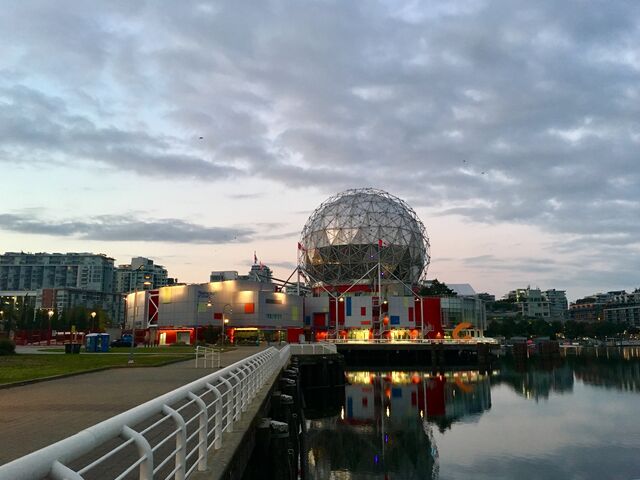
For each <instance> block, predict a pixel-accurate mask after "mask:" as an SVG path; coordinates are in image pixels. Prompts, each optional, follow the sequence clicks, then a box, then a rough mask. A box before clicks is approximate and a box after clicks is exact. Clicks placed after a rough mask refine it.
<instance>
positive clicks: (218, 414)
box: [207, 383, 224, 450]
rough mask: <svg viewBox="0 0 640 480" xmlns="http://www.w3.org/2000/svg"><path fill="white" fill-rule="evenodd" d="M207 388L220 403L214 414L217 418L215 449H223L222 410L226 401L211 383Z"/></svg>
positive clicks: (214, 431) (214, 432) (214, 430)
mask: <svg viewBox="0 0 640 480" xmlns="http://www.w3.org/2000/svg"><path fill="white" fill-rule="evenodd" d="M207 388H208V389H209V390H211V391H212V392H213V394H214V395H215V397H216V399H215V401H214V403H215V402H218V408H216V409H215V410H214V412H213V415H214V417H215V426H214V427H213V436H214V439H213V448H215V449H216V450H217V449H219V448H220V447H222V408H223V407H224V405H223V403H224V400H223V398H222V394H221V393H220V390H218V388H217V387H214V386H213V385H211V384H210V383H207Z"/></svg>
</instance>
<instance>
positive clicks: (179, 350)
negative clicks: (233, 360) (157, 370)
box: [38, 345, 235, 355]
mask: <svg viewBox="0 0 640 480" xmlns="http://www.w3.org/2000/svg"><path fill="white" fill-rule="evenodd" d="M214 348H215V347H214ZM38 350H40V351H41V352H64V348H59V347H58V348H56V347H48V348H40V349H38ZM130 350H131V348H130V347H111V348H109V352H108V353H129V351H130ZM216 350H217V348H216ZM230 350H235V347H225V348H224V350H222V351H223V352H228V351H230ZM195 351H196V347H194V346H193V345H191V346H187V345H185V346H180V347H137V348H136V349H135V350H134V352H135V354H136V355H138V354H139V353H161V354H167V355H168V354H172V353H173V354H185V353H192V354H193V353H194V352H195Z"/></svg>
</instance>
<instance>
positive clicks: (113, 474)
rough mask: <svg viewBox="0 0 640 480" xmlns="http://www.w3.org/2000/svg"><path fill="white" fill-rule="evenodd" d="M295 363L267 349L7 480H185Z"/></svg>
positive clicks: (72, 440) (24, 462)
mask: <svg viewBox="0 0 640 480" xmlns="http://www.w3.org/2000/svg"><path fill="white" fill-rule="evenodd" d="M290 356H291V349H290V347H289V346H288V345H287V346H285V347H284V348H283V349H281V350H280V351H278V350H277V349H275V348H268V349H267V350H264V351H262V352H260V353H257V354H255V355H253V356H251V357H248V358H246V359H244V360H241V361H239V362H236V363H234V364H233V365H230V366H228V367H226V368H223V369H222V370H218V371H217V372H214V373H212V374H211V375H208V376H206V377H203V378H201V379H198V380H196V381H195V382H192V383H190V384H188V385H185V386H183V387H180V388H178V389H176V390H173V391H172V392H169V393H167V394H165V395H162V396H160V397H157V398H155V399H153V400H150V401H149V402H146V403H144V404H142V405H139V406H137V407H135V408H132V409H131V410H128V411H126V412H124V413H121V414H119V415H117V416H115V417H112V418H110V419H108V420H105V421H104V422H101V423H99V424H97V425H94V426H93V427H89V428H87V429H86V430H83V431H81V432H80V433H77V434H76V435H73V436H71V437H69V438H66V439H64V440H61V441H59V442H57V443H54V444H53V445H50V446H48V447H45V448H43V449H41V450H38V451H36V452H34V453H31V454H29V455H26V456H24V457H22V458H19V459H17V460H14V461H13V462H10V463H8V464H6V465H4V466H0V478H2V479H5V478H6V479H11V480H23V479H24V480H26V479H40V478H43V477H45V476H48V478H51V479H53V480H62V479H69V480H80V479H87V480H88V479H107V478H111V479H116V480H124V479H136V478H137V479H139V480H150V479H156V478H162V479H176V480H182V479H186V478H187V477H188V476H189V475H190V474H191V473H193V472H194V471H195V470H196V469H197V470H199V471H203V470H206V468H207V452H208V451H209V450H211V449H219V448H220V447H221V446H222V434H223V433H224V432H231V431H232V430H233V424H234V422H236V421H237V420H238V419H239V418H240V415H241V413H242V412H243V411H245V410H246V409H247V407H248V405H249V403H250V401H251V400H252V399H253V397H254V396H255V395H256V394H257V392H258V391H260V389H261V388H263V387H264V386H265V384H266V383H267V382H268V381H269V379H270V378H272V376H273V375H274V374H275V373H276V372H277V371H279V370H280V369H281V368H282V367H283V366H284V365H286V363H287V362H288V361H289V358H290ZM124 394H126V393H124V392H123V395H124Z"/></svg>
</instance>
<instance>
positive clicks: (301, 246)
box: [298, 242, 307, 252]
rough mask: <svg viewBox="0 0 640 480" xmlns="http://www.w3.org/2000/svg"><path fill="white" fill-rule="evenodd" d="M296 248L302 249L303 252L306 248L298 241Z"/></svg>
mask: <svg viewBox="0 0 640 480" xmlns="http://www.w3.org/2000/svg"><path fill="white" fill-rule="evenodd" d="M298 250H302V251H303V252H306V251H307V249H306V248H304V246H303V245H302V244H301V243H300V242H298Z"/></svg>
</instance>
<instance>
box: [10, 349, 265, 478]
mask: <svg viewBox="0 0 640 480" xmlns="http://www.w3.org/2000/svg"><path fill="white" fill-rule="evenodd" d="M265 348H267V347H266V346H260V347H238V348H237V349H235V350H232V351H229V352H225V353H223V354H222V366H223V367H224V366H227V365H230V364H232V363H234V362H237V361H239V360H241V359H243V358H246V357H248V356H250V355H253V354H254V353H257V352H259V351H261V350H264V349H265ZM215 370H217V369H215V368H195V366H194V361H193V360H188V361H184V362H178V363H174V364H171V365H165V366H162V367H146V368H116V369H110V370H104V371H100V372H94V373H87V374H81V375H75V376H71V377H67V378H60V379H56V380H49V381H44V382H39V383H33V384H30V385H23V386H19V387H12V388H7V389H1V390H0V438H3V439H4V440H5V441H3V448H2V449H0V465H2V464H5V463H7V462H9V461H11V460H14V459H16V458H19V457H21V456H23V455H26V454H28V453H31V452H33V451H35V450H38V449H40V448H42V447H45V446H47V445H50V444H52V443H54V442H57V441H58V440H62V439H63V438H66V437H68V436H70V435H73V434H75V433H77V432H79V431H80V430H82V429H84V428H87V427H89V426H91V425H94V424H96V423H98V422H101V421H103V420H106V419H107V418H110V417H112V416H114V415H116V414H118V413H121V412H124V411H126V410H128V409H130V408H132V407H135V406H137V405H139V404H141V403H143V402H146V401H148V400H151V399H152V398H155V397H157V396H159V395H162V394H164V393H167V392H169V391H171V390H174V389H176V388H178V387H180V386H182V385H185V384H187V383H189V382H192V381H194V380H196V379H198V378H200V377H203V376H205V375H208V374H210V373H212V372H214V371H215Z"/></svg>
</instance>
